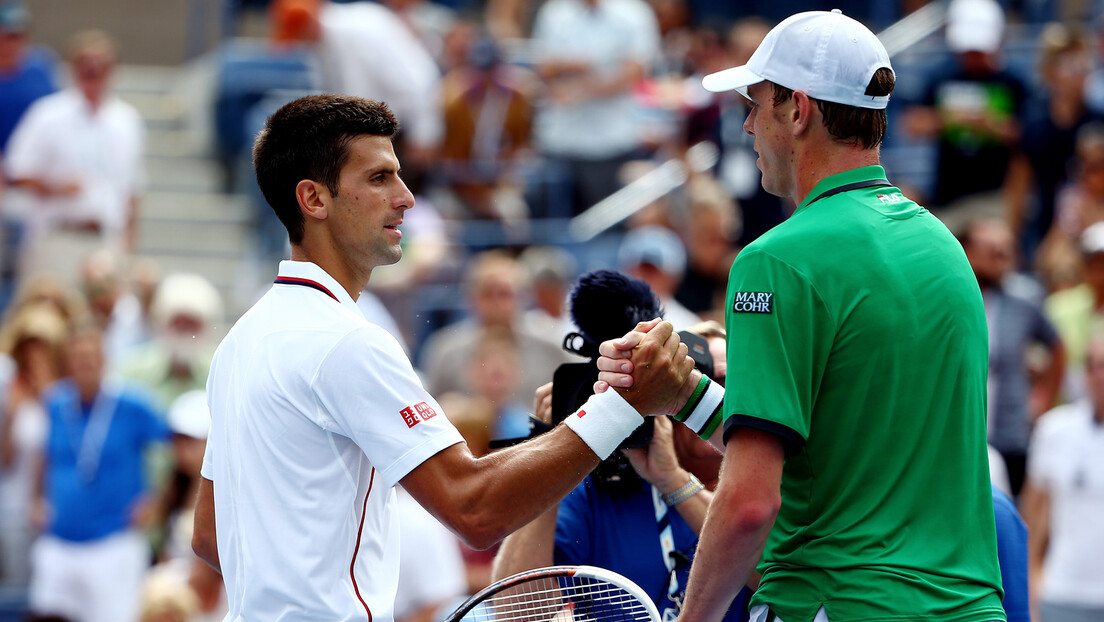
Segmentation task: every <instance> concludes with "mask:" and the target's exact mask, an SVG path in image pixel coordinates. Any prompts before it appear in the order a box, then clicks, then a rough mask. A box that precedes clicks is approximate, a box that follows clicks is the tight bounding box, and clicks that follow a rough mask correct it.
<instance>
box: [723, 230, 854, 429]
mask: <svg viewBox="0 0 1104 622" xmlns="http://www.w3.org/2000/svg"><path fill="white" fill-rule="evenodd" d="M725 323H726V329H727V332H728V374H727V378H728V381H727V383H726V388H725V402H724V415H725V437H726V438H727V437H728V435H729V434H730V433H731V431H732V429H733V428H734V427H736V426H747V427H755V428H759V429H763V430H765V431H768V432H772V433H774V434H776V435H778V436H781V437H782V438H783V440H784V441H786V444H787V450H788V451H794V450H796V449H798V448H800V447H801V446H802V445H803V444H804V442H805V440H807V439H808V438H809V430H810V428H811V425H812V422H811V420H812V412H813V404H814V402H815V401H816V395H817V391H818V389H819V386H820V381H821V378H822V376H823V374H824V368H825V364H826V362H827V359H828V354H829V352H830V350H831V346H832V342H833V340H834V335H835V330H836V329H835V324H834V322H833V321H832V319H831V317H830V315H829V313H828V310H827V308H826V306H825V304H824V302H823V300H822V299H821V297H820V295H819V294H818V293H817V291H816V289H815V288H814V287H813V285H812V284H811V283H810V281H809V279H808V278H807V277H806V276H805V275H804V274H801V273H800V272H798V271H797V270H795V269H794V268H793V267H791V266H789V265H788V264H786V263H785V262H783V261H781V260H779V259H777V258H775V257H773V256H772V255H770V254H769V253H767V252H765V251H756V250H752V251H750V252H749V251H744V252H743V253H741V254H740V255H739V256H738V257H737V259H736V261H735V262H734V263H733V266H732V271H731V274H730V275H729V288H728V294H727V297H726V309H725Z"/></svg>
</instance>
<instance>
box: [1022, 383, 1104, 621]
mask: <svg viewBox="0 0 1104 622" xmlns="http://www.w3.org/2000/svg"><path fill="white" fill-rule="evenodd" d="M1029 451H1030V453H1029V454H1028V464H1027V467H1028V476H1029V478H1030V479H1031V481H1033V482H1034V483H1035V484H1037V485H1039V486H1041V487H1042V488H1043V489H1045V490H1046V491H1047V492H1048V493H1049V495H1050V537H1049V544H1048V545H1047V554H1046V560H1045V561H1044V562H1043V581H1042V586H1041V594H1042V599H1043V600H1044V601H1048V602H1053V603H1061V604H1070V605H1083V606H1089V607H1104V564H1101V563H1100V560H1101V559H1102V558H1104V530H1102V529H1101V528H1100V517H1101V516H1104V425H1101V424H1100V423H1097V422H1096V421H1095V420H1094V419H1093V411H1092V406H1091V405H1090V404H1089V401H1088V400H1082V401H1079V402H1075V403H1073V404H1065V405H1062V406H1059V407H1057V408H1055V409H1053V410H1051V411H1049V412H1047V413H1046V414H1045V415H1043V416H1042V417H1040V418H1039V421H1038V423H1036V425H1035V431H1034V432H1033V433H1032V436H1031V445H1030V450H1029Z"/></svg>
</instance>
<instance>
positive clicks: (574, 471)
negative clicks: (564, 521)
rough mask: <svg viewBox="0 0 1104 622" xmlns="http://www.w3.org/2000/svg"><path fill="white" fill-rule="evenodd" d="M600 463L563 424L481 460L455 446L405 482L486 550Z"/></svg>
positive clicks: (471, 542) (441, 517)
mask: <svg viewBox="0 0 1104 622" xmlns="http://www.w3.org/2000/svg"><path fill="white" fill-rule="evenodd" d="M601 415H602V413H597V412H596V413H593V414H592V416H601ZM598 462H599V460H598V456H596V455H595V454H594V452H593V451H591V449H590V448H589V447H588V446H587V445H586V443H584V442H583V440H582V439H581V438H579V436H578V435H576V434H575V432H574V431H572V430H571V429H570V428H568V427H566V426H564V425H560V426H558V427H557V428H556V429H554V430H552V431H551V432H548V433H545V434H542V435H541V436H539V437H537V438H535V439H533V440H530V441H527V442H525V443H521V444H519V445H515V446H513V447H508V448H506V449H502V450H499V451H497V452H494V453H491V454H488V455H486V456H483V457H481V458H478V459H476V458H473V457H472V455H471V452H470V451H469V450H468V448H467V445H464V444H459V445H453V446H452V447H450V448H448V449H445V450H444V451H442V452H440V453H439V454H437V455H436V456H434V457H433V458H430V459H429V460H427V461H425V462H423V463H422V464H421V465H420V466H419V467H418V468H416V469H415V470H414V471H411V473H410V474H408V475H407V476H406V477H405V478H403V480H402V485H403V487H404V488H406V490H407V491H409V492H410V494H411V495H413V496H414V498H415V499H417V500H418V502H419V503H420V504H421V505H422V506H423V507H425V508H426V509H427V510H429V511H430V513H432V514H433V515H434V516H436V517H437V519H438V520H440V521H441V522H442V523H444V524H445V525H446V526H448V527H449V529H451V530H452V531H453V532H454V533H455V534H456V535H457V536H459V537H460V538H461V539H463V540H464V541H465V542H466V543H468V544H469V545H470V546H472V547H474V548H478V549H485V548H488V547H490V546H492V545H494V544H495V543H496V542H498V541H500V540H502V538H504V537H506V536H507V535H508V534H510V533H512V532H514V531H516V530H517V529H519V528H521V527H522V526H523V525H525V524H527V523H529V522H530V521H532V520H534V519H536V518H537V517H538V516H540V515H541V514H542V513H544V511H545V510H547V509H548V508H550V507H552V505H553V504H555V503H556V502H558V501H559V500H560V499H561V498H563V497H564V496H565V495H567V493H568V492H570V491H571V489H572V488H574V487H575V486H576V485H577V484H578V483H579V482H580V481H582V479H583V478H584V477H586V475H587V474H588V473H590V471H592V470H593V469H594V467H595V466H597V465H598Z"/></svg>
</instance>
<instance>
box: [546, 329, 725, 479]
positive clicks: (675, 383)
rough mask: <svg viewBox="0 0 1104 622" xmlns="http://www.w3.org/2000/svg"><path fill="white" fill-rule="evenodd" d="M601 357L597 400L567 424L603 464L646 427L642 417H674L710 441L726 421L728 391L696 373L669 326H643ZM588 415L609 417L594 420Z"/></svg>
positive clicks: (610, 344) (606, 345)
mask: <svg viewBox="0 0 1104 622" xmlns="http://www.w3.org/2000/svg"><path fill="white" fill-rule="evenodd" d="M598 352H599V357H598V360H597V365H598V380H597V381H596V382H595V384H594V395H593V396H592V397H591V398H590V399H589V400H587V402H586V403H585V404H583V406H582V407H581V408H580V409H578V410H577V411H575V413H574V414H572V415H570V416H568V417H567V419H566V420H565V423H566V424H567V426H568V427H570V428H572V429H573V430H574V431H575V432H576V433H577V434H578V435H579V436H580V437H581V438H582V439H583V441H584V442H586V444H587V445H588V446H589V447H590V448H591V449H592V450H593V451H594V453H595V454H597V455H598V457H599V458H601V459H605V458H606V456H609V455H610V454H611V453H612V452H613V451H614V450H615V449H616V448H617V446H618V444H619V443H620V442H621V440H622V439H623V438H625V437H626V436H628V435H629V434H630V433H631V432H632V431H633V430H634V429H635V428H636V427H638V426H639V425H640V423H641V419H640V416H641V415H644V416H648V415H672V416H674V418H675V419H676V420H678V421H681V422H683V423H685V424H686V426H687V427H689V428H690V429H691V430H693V431H694V432H695V433H696V434H698V435H699V436H700V437H701V438H703V439H705V440H710V437H711V436H712V435H713V432H714V431H715V430H716V429H717V427H718V426H719V424H720V421H721V405H722V403H723V401H724V389H723V388H722V387H721V386H720V385H718V384H715V383H713V382H712V381H711V380H710V379H709V377H708V376H705V375H704V374H702V373H701V371H699V370H697V369H695V367H694V359H693V358H691V357H690V356H689V349H688V348H687V346H686V344H684V343H682V340H681V339H680V338H679V336H678V334H677V333H675V332H674V329H673V327H672V326H671V324H670V323H669V322H664V321H661V320H659V319H655V320H649V321H647V322H640V323H639V324H637V325H636V328H634V329H633V330H631V331H629V332H628V333H627V334H626V335H625V336H623V337H619V338H616V339H611V340H608V341H604V342H602V343H601V345H599V347H598ZM611 389H612V390H611ZM588 410H601V411H604V412H602V413H601V414H598V415H597V416H592V417H589V418H588V417H586V414H587V411H588Z"/></svg>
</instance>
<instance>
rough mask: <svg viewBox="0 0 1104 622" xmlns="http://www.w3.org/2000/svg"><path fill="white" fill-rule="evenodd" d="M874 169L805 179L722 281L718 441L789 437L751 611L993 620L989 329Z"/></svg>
mask: <svg viewBox="0 0 1104 622" xmlns="http://www.w3.org/2000/svg"><path fill="white" fill-rule="evenodd" d="M884 178H885V171H884V170H883V169H882V168H881V167H880V166H870V167H864V168H859V169H854V170H851V171H847V172H844V173H841V174H838V175H834V176H832V177H828V178H827V179H824V180H823V181H821V182H820V183H819V184H818V185H817V186H816V188H814V189H813V191H812V192H811V193H810V194H809V196H808V197H807V198H806V199H805V201H804V202H802V204H801V205H800V206H799V207H798V208H797V210H796V211H795V212H794V214H793V216H791V217H790V218H789V220H787V221H786V222H783V223H782V224H780V225H778V226H777V227H775V228H774V229H772V230H771V231H769V232H768V233H766V234H764V235H763V236H762V237H760V238H759V239H758V240H756V241H755V242H754V243H752V244H750V245H749V246H748V247H747V248H745V249H744V250H743V251H742V252H741V253H740V255H739V257H738V258H737V259H736V261H735V263H734V264H733V266H732V271H731V274H730V276H729V286H728V287H729V289H728V297H727V311H726V324H727V329H728V378H729V382H728V385H727V390H726V392H725V402H724V414H725V434H726V439H727V436H728V435H729V434H730V433H731V432H732V431H733V429H735V428H736V427H738V426H750V427H757V428H760V429H765V430H768V431H771V432H773V433H775V434H778V435H779V436H781V437H782V438H783V439H784V440H785V442H786V445H787V456H786V463H785V468H784V471H783V475H782V507H781V509H780V511H779V513H778V519H777V521H776V522H775V525H774V528H773V529H772V530H771V533H770V537H769V539H768V541H767V544H766V548H765V550H764V552H763V557H762V560H761V563H760V566H759V572H760V573H761V574H762V582H761V584H760V587H759V590H758V591H757V592H756V594H755V596H754V597H753V602H752V604H753V605H755V604H763V603H766V604H768V605H770V607H771V609H772V610H773V611H774V612H775V613H776V614H777V615H778V617H780V618H781V619H783V620H785V621H786V622H808V621H811V620H812V619H813V616H814V615H815V614H816V612H817V610H818V609H820V607H821V606H822V605H823V606H824V607H825V608H826V609H827V612H828V618H829V619H830V620H831V621H832V622H857V621H860V620H862V621H871V622H872V621H882V620H939V621H941V622H953V621H961V622H989V621H992V620H1004V619H1005V616H1004V612H1003V610H1002V608H1001V598H1002V595H1003V591H1002V590H1001V582H1000V569H999V567H998V565H997V552H996V551H997V545H996V531H995V528H994V523H993V502H992V497H991V490H990V484H989V470H988V459H987V455H986V447H985V399H986V373H987V358H988V348H987V337H988V333H987V329H986V325H985V312H984V309H983V307H982V300H981V293H980V291H979V289H978V285H977V281H976V279H975V278H974V275H973V273H972V272H971V270H970V266H969V264H968V263H967V261H966V256H965V254H964V253H963V251H962V247H961V246H960V245H959V244H958V242H957V241H956V240H955V239H954V237H953V236H952V235H951V234H950V233H949V232H948V231H947V229H946V227H944V226H943V225H942V223H940V222H939V221H938V220H937V219H936V218H935V217H933V216H932V215H931V214H930V213H929V212H928V211H927V210H926V209H924V208H922V207H920V206H918V205H917V204H916V203H914V202H912V201H910V200H909V199H907V198H905V197H903V196H902V195H901V193H900V190H898V189H897V188H894V187H886V186H882V187H873V188H860V189H851V190H847V191H844V192H841V193H838V194H834V195H832V196H828V197H824V198H820V199H819V200H818V199H817V197H820V196H822V195H823V194H824V193H826V192H829V191H831V190H833V189H836V188H840V187H843V186H848V185H851V184H855V183H860V182H864V181H867V180H876V179H884Z"/></svg>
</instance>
